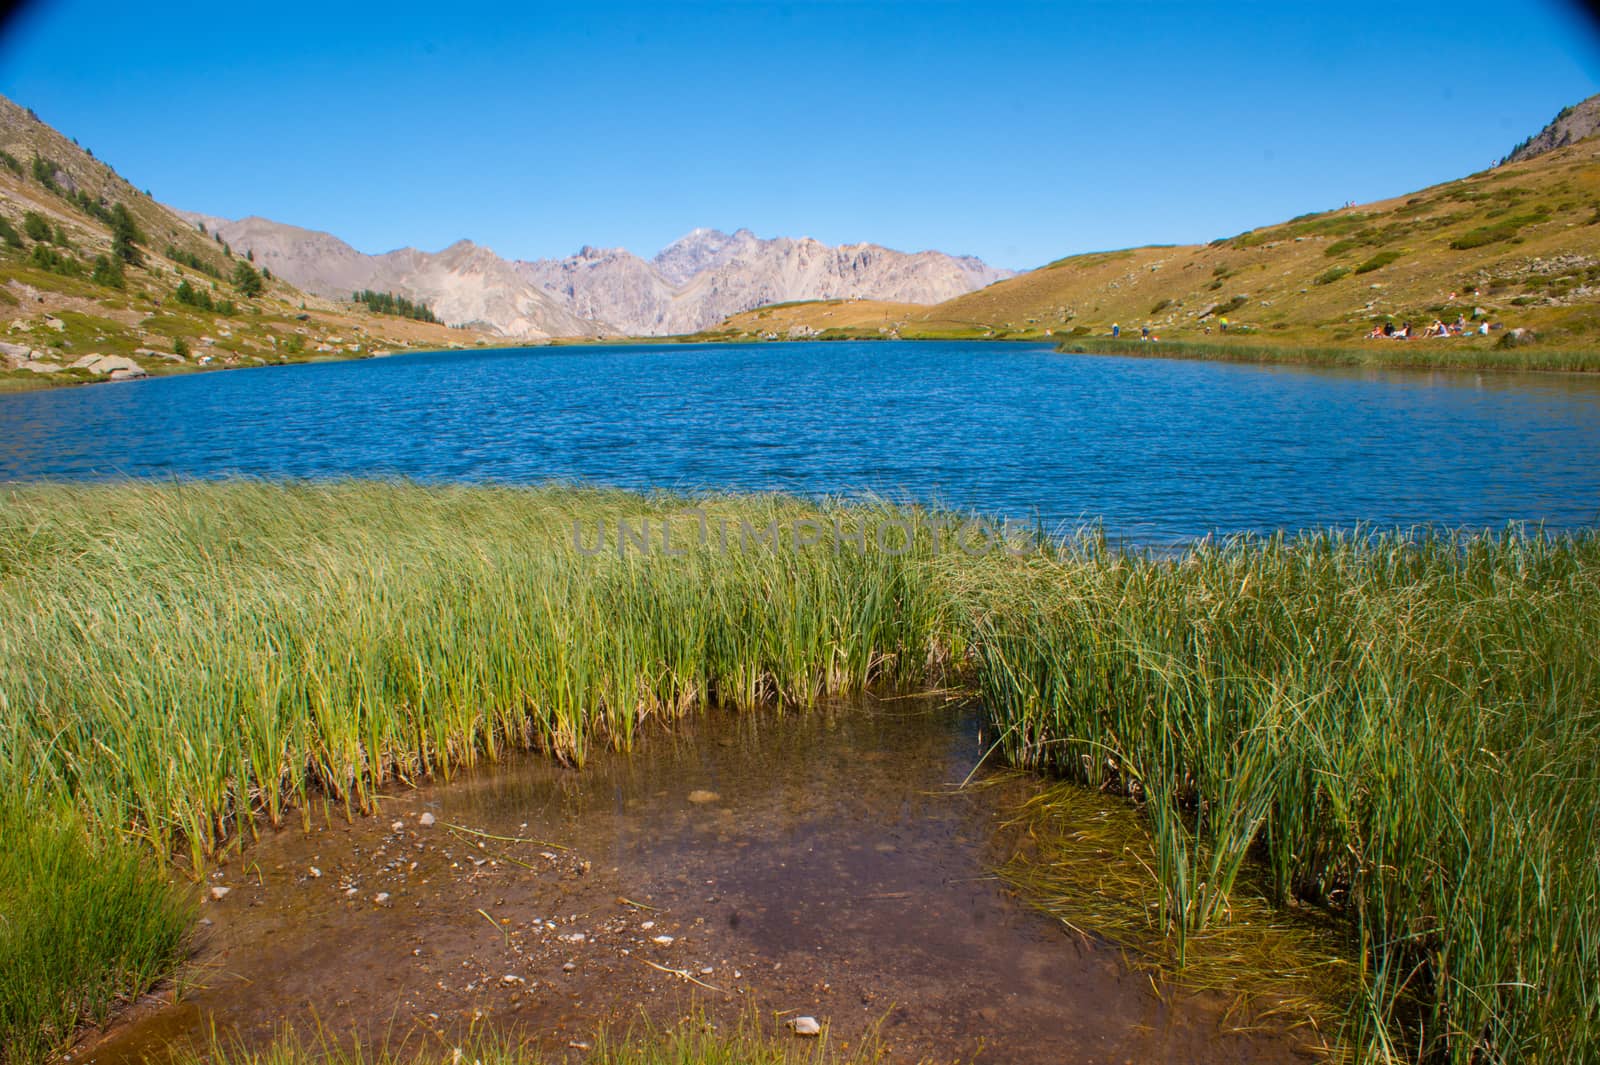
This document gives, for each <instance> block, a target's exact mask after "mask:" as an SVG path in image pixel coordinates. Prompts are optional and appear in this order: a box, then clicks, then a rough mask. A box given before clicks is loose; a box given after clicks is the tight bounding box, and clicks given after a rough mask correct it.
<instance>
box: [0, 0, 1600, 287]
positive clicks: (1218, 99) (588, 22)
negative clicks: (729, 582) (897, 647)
mask: <svg viewBox="0 0 1600 1065" xmlns="http://www.w3.org/2000/svg"><path fill="white" fill-rule="evenodd" d="M1596 91H1600V38H1597V37H1596V36H1595V35H1593V34H1592V33H1591V32H1590V30H1589V29H1588V27H1586V26H1585V25H1583V24H1582V23H1580V22H1577V21H1575V18H1574V16H1573V15H1572V13H1571V10H1570V9H1569V8H1567V7H1566V6H1564V5H1561V4H1558V3H1555V2H1553V0H1524V2H1522V3H1512V4H1507V3H1504V2H1499V3H1479V2H1476V0H1453V2H1450V3H1396V2H1394V0H1389V2H1386V3H1382V4H1372V3H1365V2H1354V3H1342V4H1283V3H1249V2H1246V3H1229V4H1217V5H1208V4H1198V3H1195V4H1166V3H1140V2H1128V3H1081V4H1069V3H1057V4H1008V3H1004V2H1000V0H993V2H988V3H982V4H976V3H974V4H968V3H957V2H945V3H909V2H907V3H875V4H851V3H824V2H812V3H787V4H760V3H677V2H672V0H658V2H655V3H643V4H603V3H568V4H552V5H543V4H538V3H525V4H511V5H505V6H503V7H502V6H499V5H480V4H474V3H470V2H458V3H453V4H449V5H439V4H425V5H424V4H415V5H412V4H406V3H391V4H385V5H382V6H372V7H365V6H362V5H344V4H337V3H327V2H324V3H322V4H317V5H312V4H302V3H296V2H285V3H272V4H265V3H258V4H222V5H218V4H214V3H208V4H205V5H186V4H150V5H145V4H130V3H127V2H126V0H118V2H116V3H100V2H90V0H63V2H57V3H48V2H42V3H35V4H33V5H32V6H31V7H29V8H27V9H25V11H24V13H23V14H22V15H21V16H20V17H18V18H17V19H16V20H14V21H13V22H12V23H10V24H9V25H8V26H7V27H6V30H5V36H4V39H3V40H0V92H3V93H5V94H6V95H7V96H10V97H11V98H12V99H14V100H16V101H18V102H19V103H22V104H24V105H26V106H31V107H33V108H34V109H35V110H36V111H37V112H38V113H39V115H40V117H42V118H43V119H44V120H45V121H47V122H50V123H51V124H52V125H54V126H56V127H57V128H58V129H60V130H62V131H63V132H64V133H66V134H68V135H70V136H74V137H76V138H78V140H79V141H80V142H81V143H83V144H84V145H85V146H87V147H90V148H92V149H93V150H94V151H95V153H96V154H97V155H99V156H100V157H102V158H104V159H106V160H108V161H109V162H111V163H112V164H113V165H114V166H116V167H117V169H118V170H119V171H120V172H121V173H123V174H124V175H125V176H126V177H128V178H129V180H131V181H133V182H134V184H136V185H138V186H140V187H142V188H143V187H148V188H149V189H151V190H152V191H153V192H154V193H155V195H156V196H157V198H159V199H161V200H163V201H165V202H168V203H171V204H175V205H178V206H182V207H186V208H189V209H192V210H198V211H205V212H208V213H211V214H218V215H223V216H227V217H241V216H243V215H247V214H260V215H265V216H267V217H270V218H275V219H278V220H280V221H285V222H293V223H295V224H298V225H304V226H309V227H312V228H316V229H326V230H329V231H331V232H333V233H336V234H338V235H339V236H341V237H343V238H345V239H346V240H348V241H350V242H351V243H352V244H354V245H355V246H356V247H358V248H360V249H361V250H363V251H368V252H379V251H386V250H388V249H391V248H394V247H399V246H402V245H407V244H410V245H414V246H417V247H421V248H425V249H429V250H435V249H437V248H440V247H443V246H444V245H446V244H449V243H451V242H452V241H454V240H456V239H458V238H461V237H470V238H471V239H473V240H475V241H478V242H479V243H482V244H487V245H489V246H490V247H492V248H494V249H495V250H496V251H498V252H500V253H501V254H503V255H507V256H514V257H519V258H537V257H542V256H553V255H564V254H568V253H570V252H573V251H575V250H576V249H577V248H578V247H579V246H580V245H583V244H595V245H601V246H623V247H627V248H629V249H631V250H633V251H635V252H638V253H640V254H644V255H650V254H653V253H654V252H655V251H656V250H658V249H659V248H660V247H661V246H663V245H664V244H666V243H668V242H669V241H671V240H673V239H674V238H676V237H678V236H679V235H681V234H682V233H684V232H686V231H687V230H689V229H691V228H693V227H694V226H698V225H705V226H715V227H719V228H722V229H728V230H731V229H734V228H737V227H739V226H748V227H750V228H751V229H753V230H755V231H756V232H757V233H758V234H760V235H762V236H776V235H789V236H799V235H809V236H814V237H817V238H819V239H821V240H825V241H828V242H830V243H839V242H846V241H858V240H870V241H875V242H877V243H881V244H886V245H889V246H891V247H897V248H902V249H906V250H916V249H921V248H939V249H941V250H945V251H950V252H956V253H969V254H976V255H981V256H983V257H984V258H986V259H988V260H990V261H991V262H994V263H996V264H998V265H1003V266H1012V267H1025V266H1033V265H1038V264H1040V263H1042V262H1046V261H1048V260H1050V259H1054V258H1057V257H1059V256H1061V255H1065V254H1069V253H1072V252H1079V251H1089V250H1095V249H1101V248H1112V247H1125V246H1129V245H1135V244H1142V243H1149V242H1163V243H1167V242H1188V241H1202V240H1209V239H1212V238H1214V237H1218V236H1225V235H1231V234H1233V233H1236V232H1239V231H1241V230H1244V229H1247V228H1249V227H1251V226H1253V225H1257V224H1261V223H1267V222H1272V221H1278V220H1282V219H1284V218H1287V217H1290V216H1293V215H1297V214H1301V213H1303V212H1306V211H1311V210H1318V209H1322V208H1327V207H1331V206H1336V205H1337V204H1339V203H1341V202H1343V201H1344V200H1349V199H1354V200H1367V199H1375V198H1379V197H1383V196H1388V195H1395V194H1398V193H1402V192H1406V191H1410V190H1412V189H1415V188H1420V187H1422V186H1424V185H1427V184H1430V183H1433V182H1437V181H1442V180H1447V179H1450V178H1453V177H1459V176H1461V175H1463V174H1465V173H1468V172H1471V171H1474V170H1478V169H1481V168H1483V167H1484V166H1485V165H1487V164H1488V163H1489V162H1491V161H1492V160H1493V159H1495V158H1496V157H1497V156H1499V155H1501V154H1503V153H1504V152H1505V151H1506V150H1507V149H1508V148H1509V147H1510V146H1511V145H1512V144H1513V143H1515V142H1516V141H1518V140H1520V139H1521V138H1522V137H1523V136H1525V135H1526V134H1528V133H1531V132H1533V131H1534V130H1536V129H1538V128H1539V127H1540V126H1541V125H1543V124H1544V123H1545V122H1546V121H1548V120H1549V119H1550V118H1551V117H1552V116H1553V114H1554V113H1555V112H1556V111H1557V110H1558V109H1559V108H1560V107H1562V106H1563V105H1565V104H1568V103H1573V102H1576V101H1577V100H1579V99H1582V98H1583V97H1585V96H1588V95H1591V94H1593V93H1594V92H1596Z"/></svg>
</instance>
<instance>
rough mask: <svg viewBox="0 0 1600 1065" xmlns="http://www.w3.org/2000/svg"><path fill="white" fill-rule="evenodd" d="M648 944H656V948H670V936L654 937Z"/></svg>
mask: <svg viewBox="0 0 1600 1065" xmlns="http://www.w3.org/2000/svg"><path fill="white" fill-rule="evenodd" d="M650 942H652V943H654V944H656V945H657V946H660V947H670V946H672V937H671V936H655V937H654V938H652V939H651V940H650Z"/></svg>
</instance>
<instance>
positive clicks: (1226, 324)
mask: <svg viewBox="0 0 1600 1065" xmlns="http://www.w3.org/2000/svg"><path fill="white" fill-rule="evenodd" d="M1222 331H1223V332H1224V333H1226V332H1227V331H1228V320H1227V319H1226V318H1224V319H1222Z"/></svg>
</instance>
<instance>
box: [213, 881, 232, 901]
mask: <svg viewBox="0 0 1600 1065" xmlns="http://www.w3.org/2000/svg"><path fill="white" fill-rule="evenodd" d="M232 890H233V888H230V887H223V886H222V885H221V884H217V885H215V886H214V887H212V889H211V897H212V899H214V900H215V901H217V902H221V901H222V900H223V899H225V898H227V896H228V892H230V891H232Z"/></svg>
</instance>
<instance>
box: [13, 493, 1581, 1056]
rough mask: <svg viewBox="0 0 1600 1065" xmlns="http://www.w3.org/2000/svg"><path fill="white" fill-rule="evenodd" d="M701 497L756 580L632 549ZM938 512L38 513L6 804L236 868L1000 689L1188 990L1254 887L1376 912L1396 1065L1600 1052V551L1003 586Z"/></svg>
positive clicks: (268, 508) (1485, 552)
mask: <svg viewBox="0 0 1600 1065" xmlns="http://www.w3.org/2000/svg"><path fill="white" fill-rule="evenodd" d="M691 504H692V505H695V506H698V507H701V508H703V509H704V510H705V511H706V512H707V514H708V527H711V528H713V529H714V528H715V527H716V525H717V523H718V519H721V520H723V521H725V522H727V523H728V525H727V527H728V528H729V530H730V541H729V549H728V550H726V551H724V550H721V549H720V546H719V545H718V543H717V537H716V535H715V533H713V536H712V541H711V543H709V544H698V543H693V542H688V541H686V540H678V539H676V538H675V539H674V542H673V548H674V550H675V551H676V550H680V549H681V550H682V551H683V553H682V554H673V555H667V554H665V553H663V551H662V550H659V547H660V546H661V545H660V544H659V534H658V533H656V534H654V536H655V539H656V545H657V548H658V549H657V550H655V551H654V552H653V553H651V554H649V555H643V554H640V553H639V552H638V551H637V550H636V549H634V550H629V551H627V552H622V553H619V552H618V551H616V550H615V549H614V548H615V529H616V523H617V521H618V520H619V519H626V520H627V521H628V522H630V523H631V524H632V525H633V526H634V527H635V528H637V523H638V521H639V519H641V518H645V517H652V518H655V519H659V518H660V517H663V516H668V515H678V516H679V517H678V520H677V521H675V523H674V532H675V534H683V533H685V532H687V526H686V525H685V524H684V520H683V518H682V515H683V514H684V512H685V510H686V508H687V507H689V506H690V505H691ZM926 517H927V516H926V515H921V514H917V513H903V512H897V511H891V510H889V509H887V508H881V507H875V506H872V505H852V506H831V505H813V504H808V503H802V502H798V501H795V500H791V499H785V498H779V497H759V496H757V497H734V498H712V499H697V500H693V501H690V500H685V499H683V498H680V497H675V496H639V495H633V494H628V493H620V492H602V491H590V490H577V489H564V488H546V489H538V490H518V489H494V488H424V487H419V486H414V485H396V484H373V483H344V484H332V485H320V486H304V485H266V484H255V483H226V484H207V485H190V484H171V485H149V484H142V485H116V486H103V487H59V486H37V487H25V488H14V489H8V490H5V491H4V492H3V493H0V793H17V792H20V791H21V790H22V789H23V786H24V784H25V783H26V785H27V787H29V788H34V789H37V790H38V791H39V792H41V793H42V794H44V795H45V796H47V797H49V798H50V799H52V800H53V801H61V802H70V803H71V804H72V805H73V807H74V808H75V809H76V810H78V811H80V812H81V815H82V816H83V817H84V818H85V819H86V820H87V821H88V822H89V823H90V824H91V825H93V826H99V827H100V828H102V829H110V828H117V829H122V830H124V831H125V832H127V833H128V834H130V835H132V836H133V837H136V838H140V839H143V840H144V841H146V842H147V843H148V844H149V847H150V853H152V854H153V855H155V856H157V857H158V858H161V859H165V858H167V857H169V856H170V855H172V854H174V853H177V854H179V855H183V856H185V858H186V859H187V861H188V862H189V863H191V865H192V867H193V868H199V867H201V866H203V864H204V863H205V861H206V860H207V858H208V856H210V855H211V854H213V853H215V852H216V850H217V849H218V848H220V847H222V846H226V845H240V841H241V840H243V839H244V838H246V837H248V835H249V834H250V833H251V832H252V831H254V829H255V826H256V825H257V823H258V818H261V819H265V820H267V821H269V822H278V821H280V820H282V819H284V818H285V817H289V816H293V815H294V812H295V811H298V812H299V815H300V816H308V814H307V811H309V810H310V809H311V808H312V807H313V806H314V805H316V804H319V803H333V804H338V805H342V806H344V807H347V808H349V809H351V810H358V809H359V810H365V809H371V808H372V807H373V806H374V805H375V804H376V802H377V789H378V788H379V786H380V785H382V784H383V783H384V782H386V781H391V780H395V779H399V780H409V779H414V778H417V777H420V776H422V775H448V774H449V773H450V772H451V771H452V770H453V769H455V768H456V767H459V766H463V765H467V764H470V763H472V762H473V761H475V760H476V759H479V758H483V757H492V756H494V755H496V754H497V753H498V752H499V751H500V750H501V749H502V748H506V747H518V748H530V749H538V750H543V751H547V752H549V753H550V754H552V755H553V756H555V757H558V758H563V759H566V760H569V761H571V762H574V763H581V762H582V761H583V760H584V758H585V757H586V755H587V753H588V752H589V751H590V750H592V749H593V747H594V745H595V744H609V745H614V746H623V747H625V746H627V745H628V744H630V743H632V742H633V740H634V738H635V737H636V736H637V735H638V732H639V730H640V728H641V727H642V726H643V725H644V724H645V723H646V722H647V721H648V720H649V719H651V718H654V717H670V716H671V715H675V714H680V713H683V712H685V711H686V710H688V709H689V708H690V707H692V706H695V705H699V704H718V705H724V706H731V707H749V706H756V705H788V706H796V707H804V706H807V705H810V704H812V703H814V702H816V701H817V700H819V699H821V698H823V697H824V696H826V695H829V694H835V693H849V692H853V691H857V690H860V689H861V688H863V687H865V686H867V685H874V684H878V685H886V686H896V687H907V686H912V685H917V684H922V683H925V682H928V681H930V680H932V681H937V680H940V679H941V678H942V677H943V676H944V675H945V674H946V673H958V674H959V677H958V679H964V680H966V681H968V682H970V683H971V684H973V685H974V687H975V688H976V689H977V690H978V691H979V692H980V693H981V694H982V696H983V698H984V700H985V702H986V703H987V705H988V708H989V711H990V713H991V714H992V715H993V717H994V719H995V721H996V723H997V725H998V726H999V729H1000V732H1001V734H1002V735H1003V736H1004V744H1005V748H1006V753H1007V754H1008V755H1009V756H1010V757H1011V758H1012V759H1013V760H1014V761H1015V762H1016V763H1018V764H1020V765H1024V766H1030V767H1034V768H1038V769H1042V770H1047V771H1050V772H1053V773H1059V774H1063V775H1065V776H1067V777H1069V778H1071V779H1074V780H1076V781H1078V782H1080V783H1084V784H1089V785H1094V786H1111V787H1114V788H1116V789H1118V790H1120V791H1122V792H1123V793H1125V794H1126V795H1127V796H1129V797H1130V798H1131V799H1132V800H1134V801H1135V802H1136V803H1137V804H1138V806H1139V808H1140V809H1141V810H1142V812H1143V814H1144V816H1145V819H1146V821H1147V823H1148V824H1149V825H1150V827H1151V831H1152V835H1153V838H1154V849H1153V857H1154V866H1155V869H1154V872H1155V874H1156V881H1157V882H1158V883H1159V885H1160V890H1161V899H1160V902H1159V906H1158V910H1159V918H1160V926H1161V928H1162V930H1163V931H1164V934H1165V935H1166V936H1167V937H1168V939H1169V941H1170V943H1171V944H1172V950H1173V955H1174V957H1175V958H1176V959H1178V960H1179V961H1180V962H1182V961H1185V960H1186V959H1187V958H1188V956H1189V955H1190V953H1191V951H1190V944H1191V943H1192V942H1193V937H1195V936H1203V935H1206V934H1207V933H1208V932H1210V931H1214V930H1216V929H1218V928H1220V927H1224V926H1226V925H1227V924H1228V923H1229V922H1232V921H1235V920H1238V919H1239V912H1240V903H1241V894H1240V883H1241V879H1242V878H1246V874H1248V877H1247V878H1248V879H1249V880H1250V881H1251V883H1252V884H1256V883H1261V884H1264V885H1265V889H1264V890H1265V893H1266V894H1267V895H1268V897H1269V900H1270V901H1271V902H1272V903H1274V904H1276V905H1278V906H1288V905H1291V904H1310V905H1315V906H1320V907H1324V908H1326V909H1328V910H1329V911H1330V912H1332V913H1333V914H1335V915H1336V917H1338V918H1340V919H1343V920H1345V921H1346V922H1347V924H1348V929H1349V937H1350V939H1351V940H1352V941H1353V942H1354V943H1355V944H1356V945H1357V956H1358V962H1359V966H1358V967H1359V970H1360V971H1359V974H1358V978H1357V980H1356V981H1355V983H1357V984H1358V985H1359V987H1360V989H1361V990H1360V992H1359V999H1360V1001H1359V1003H1358V1004H1357V1005H1358V1007H1359V1008H1357V1009H1355V1010H1354V1011H1353V1013H1352V1016H1353V1018H1354V1020H1353V1022H1352V1027H1351V1030H1350V1032H1349V1033H1348V1037H1347V1042H1351V1043H1353V1044H1354V1045H1356V1046H1358V1047H1360V1048H1361V1049H1362V1050H1363V1052H1364V1053H1366V1054H1367V1055H1368V1056H1369V1057H1371V1058H1373V1059H1374V1060H1437V1061H1451V1062H1460V1063H1467V1062H1487V1061H1505V1062H1510V1061H1530V1060H1540V1061H1547V1060H1548V1061H1561V1060H1581V1059H1583V1058H1584V1057H1585V1056H1586V1055H1593V1054H1594V1053H1595V1052H1596V1048H1600V982H1596V981H1594V980H1593V979H1592V978H1591V974H1592V973H1594V972H1596V971H1600V905H1597V903H1600V865H1597V855H1600V835H1597V829H1596V827H1595V826H1596V823H1597V822H1600V784H1597V780H1596V772H1595V768H1594V767H1595V765H1596V764H1597V762H1600V661H1597V658H1596V655H1595V653H1594V650H1593V649H1594V648H1595V647H1597V646H1600V537H1596V536H1594V535H1591V534H1583V535H1578V536H1573V537H1566V538H1561V539H1550V540H1545V539H1539V538H1522V537H1516V536H1504V537H1484V538H1467V539H1448V538H1421V539H1409V538H1398V537H1388V538H1382V537H1377V538H1374V537H1366V536H1362V537H1355V538H1349V537H1337V536H1314V537H1309V538H1305V539H1299V540H1284V539H1274V540H1260V541H1233V542H1229V543H1225V544H1205V545H1200V546H1197V547H1195V548H1192V549H1190V550H1189V551H1187V552H1186V553H1184V554H1183V555H1181V556H1179V557H1177V558H1170V559H1155V558H1144V557H1140V556H1138V555H1134V554H1126V553H1121V552H1117V551H1113V550H1111V549H1108V548H1107V547H1106V546H1105V545H1104V544H1103V543H1100V542H1097V541H1094V540H1089V539H1086V540H1082V541H1079V542H1076V543H1075V544H1072V545H1069V546H1068V548H1067V549H1066V550H1065V551H1064V552H1060V553H1038V554H1034V555H1031V556H1029V557H1026V558H1014V557H1011V556H1009V555H1003V554H996V555H990V556H987V557H984V558H971V557H968V556H966V555H965V554H964V553H962V552H961V551H959V550H952V549H951V548H950V546H949V543H948V541H947V542H946V544H945V550H944V551H942V552H939V551H936V550H935V548H934V545H933V540H932V537H931V536H930V535H929V530H928V528H927V526H926V524H925V519H926ZM886 518H899V519H903V520H908V521H910V522H912V523H913V524H915V525H917V527H918V528H917V534H916V536H915V537H914V543H913V545H912V548H911V550H909V551H906V552H903V553H897V552H890V551H885V550H879V549H876V548H875V547H873V546H872V545H871V544H872V539H873V538H872V537H871V536H870V535H869V538H868V540H869V549H868V550H865V551H862V550H859V549H857V548H856V547H855V546H853V545H851V544H848V543H843V545H842V546H840V545H836V544H835V543H834V542H833V541H832V540H831V539H825V540H824V542H823V543H822V544H819V545H817V546H813V547H806V548H797V547H795V546H794V545H793V544H792V543H791V544H788V545H787V546H786V547H785V548H784V549H782V550H773V549H772V548H771V547H770V546H766V545H762V544H746V543H742V542H741V541H742V539H743V535H742V530H743V527H744V525H748V526H750V527H751V528H752V529H762V528H764V527H766V525H767V524H768V523H769V522H772V521H778V522H780V523H781V524H782V527H783V529H785V530H789V529H792V528H793V523H794V522H795V521H796V520H799V519H807V520H814V521H818V522H820V523H821V524H822V525H824V526H827V525H830V524H831V523H833V522H835V521H837V522H839V523H841V524H843V525H844V526H845V527H846V528H850V527H852V526H855V527H859V526H860V525H861V524H863V523H872V522H875V521H879V520H882V519H886ZM574 522H576V523H577V526H578V535H577V541H578V542H577V543H576V544H575V542H574V529H573V526H574ZM600 523H604V524H606V525H607V526H608V529H609V535H610V537H611V539H610V541H609V542H608V545H607V549H605V550H602V551H600V552H598V553H589V551H588V550H587V548H588V547H592V545H593V544H594V536H595V528H596V526H597V525H598V524H600ZM785 535H787V533H785ZM580 545H581V546H580ZM41 878H42V879H41V883H46V884H48V883H49V879H48V877H45V876H44V875H43V874H41ZM41 890H42V889H41ZM4 960H5V959H4V957H3V956H0V961H4Z"/></svg>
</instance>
